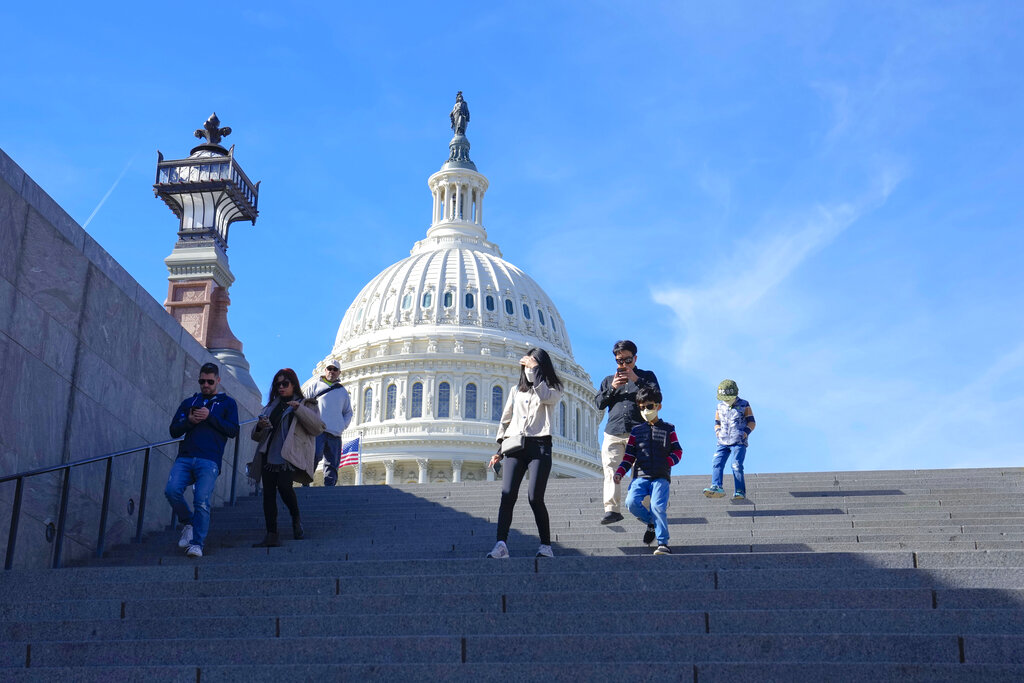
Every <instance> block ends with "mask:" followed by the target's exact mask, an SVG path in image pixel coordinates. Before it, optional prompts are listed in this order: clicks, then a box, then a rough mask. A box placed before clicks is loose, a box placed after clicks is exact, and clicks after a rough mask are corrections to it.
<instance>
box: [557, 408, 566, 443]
mask: <svg viewBox="0 0 1024 683" xmlns="http://www.w3.org/2000/svg"><path fill="white" fill-rule="evenodd" d="M558 433H559V435H560V436H565V404H564V403H559V404H558Z"/></svg>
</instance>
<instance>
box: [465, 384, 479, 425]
mask: <svg viewBox="0 0 1024 683" xmlns="http://www.w3.org/2000/svg"><path fill="white" fill-rule="evenodd" d="M464 417H465V418H466V419H467V420H475V419H476V385H475V384H473V383H472V382H470V383H469V384H467V385H466V411H465V413H464Z"/></svg>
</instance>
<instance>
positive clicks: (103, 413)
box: [68, 348, 146, 461]
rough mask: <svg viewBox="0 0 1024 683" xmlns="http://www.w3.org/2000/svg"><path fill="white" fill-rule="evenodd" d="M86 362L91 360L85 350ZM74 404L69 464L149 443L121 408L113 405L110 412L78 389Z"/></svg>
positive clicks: (69, 433)
mask: <svg viewBox="0 0 1024 683" xmlns="http://www.w3.org/2000/svg"><path fill="white" fill-rule="evenodd" d="M81 353H82V356H83V360H84V359H85V358H87V357H88V356H89V351H88V350H87V349H85V348H82V350H81ZM71 400H72V403H71V415H70V420H71V423H70V425H69V430H68V450H69V452H70V458H69V460H72V461H73V460H81V459H83V458H89V457H93V456H97V455H105V454H107V453H113V452H115V451H121V450H125V449H128V448H134V447H136V446H139V445H141V444H144V443H146V441H145V439H144V438H143V437H142V436H141V435H139V434H136V433H135V432H133V431H132V430H131V429H130V428H129V427H128V424H127V423H126V422H124V421H123V420H122V419H121V418H122V416H121V414H119V413H116V412H112V411H113V410H117V407H118V406H117V404H116V403H113V402H110V403H111V405H110V407H109V408H108V406H106V405H102V404H100V403H98V402H97V401H94V400H93V399H92V398H90V397H89V396H87V395H86V394H85V393H83V392H81V391H79V390H77V389H75V390H74V393H73V395H72V399H71Z"/></svg>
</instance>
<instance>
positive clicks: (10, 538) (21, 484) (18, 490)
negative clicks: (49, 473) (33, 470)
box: [4, 477, 25, 569]
mask: <svg viewBox="0 0 1024 683" xmlns="http://www.w3.org/2000/svg"><path fill="white" fill-rule="evenodd" d="M24 489H25V477H18V483H16V484H15V485H14V505H13V506H12V507H11V532H10V533H9V534H8V535H7V558H6V559H5V560H4V569H10V568H11V567H12V566H13V565H14V542H15V541H17V540H18V520H19V519H20V518H21V494H22V492H23V491H24Z"/></svg>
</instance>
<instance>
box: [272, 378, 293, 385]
mask: <svg viewBox="0 0 1024 683" xmlns="http://www.w3.org/2000/svg"><path fill="white" fill-rule="evenodd" d="M291 385H292V381H291V380H290V379H282V380H280V381H277V382H274V386H275V387H290V386H291Z"/></svg>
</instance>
